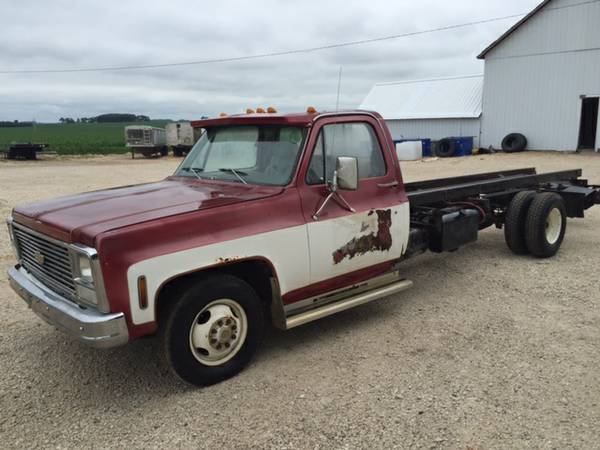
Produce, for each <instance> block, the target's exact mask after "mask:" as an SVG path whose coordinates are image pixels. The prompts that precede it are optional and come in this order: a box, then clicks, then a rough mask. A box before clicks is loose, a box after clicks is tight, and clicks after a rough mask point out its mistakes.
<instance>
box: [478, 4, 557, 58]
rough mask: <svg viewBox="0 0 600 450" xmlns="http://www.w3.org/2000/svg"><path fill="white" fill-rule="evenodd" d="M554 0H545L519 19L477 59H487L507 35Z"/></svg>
mask: <svg viewBox="0 0 600 450" xmlns="http://www.w3.org/2000/svg"><path fill="white" fill-rule="evenodd" d="M551 1H552V0H544V1H543V2H542V3H540V4H539V5H537V6H536V7H535V8H534V9H533V11H531V12H530V13H529V14H527V15H526V16H525V17H523V18H522V19H521V20H519V21H518V22H517V23H515V24H514V25H513V26H512V27H510V28H509V29H508V30H507V31H506V32H505V33H504V34H503V35H502V36H500V37H499V38H498V39H496V40H495V41H494V42H492V43H491V44H490V45H488V46H487V47H486V48H485V49H484V50H483V51H482V52H481V53H480V54H479V55H478V56H477V59H485V55H487V54H488V53H489V52H491V51H492V50H493V49H494V48H496V46H498V45H499V44H500V43H502V41H504V39H506V38H507V37H509V36H510V35H511V34H512V33H513V32H514V31H516V30H517V29H518V28H519V27H520V26H521V25H523V24H524V23H526V22H527V21H529V19H531V18H532V17H533V16H535V15H536V14H537V13H538V12H540V11H541V10H542V9H543V8H544V7H545V6H546V5H547V4H548V3H550V2H551Z"/></svg>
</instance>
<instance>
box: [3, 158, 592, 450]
mask: <svg viewBox="0 0 600 450" xmlns="http://www.w3.org/2000/svg"><path fill="white" fill-rule="evenodd" d="M176 164H177V160H174V159H172V158H169V159H163V160H136V161H131V160H128V159H127V158H126V157H125V156H122V157H102V158H90V159H60V160H52V161H41V162H22V163H21V162H19V163H15V162H6V161H5V162H0V216H8V214H9V212H10V210H11V208H12V207H13V206H14V205H16V204H20V203H23V202H28V201H33V200H38V199H42V198H49V197H54V196H57V195H62V194H69V193H73V192H81V191H86V190H91V189H98V188H103V187H109V186H116V185H122V184H131V183H137V182H142V181H150V180H157V179H160V178H162V177H164V176H165V175H167V174H169V173H170V172H172V171H173V169H174V168H175V167H176ZM529 166H536V167H538V168H539V169H542V170H556V169H563V168H575V167H583V168H584V175H585V176H587V177H588V178H590V179H591V180H593V181H595V182H596V183H600V155H593V154H587V155H556V154H517V155H489V156H477V157H471V158H457V159H451V160H439V161H430V162H414V163H406V164H404V166H403V167H404V173H405V177H406V178H407V180H416V179H424V178H432V177H442V176H452V175H459V174H467V173H472V172H483V171H490V170H499V169H503V168H517V167H529ZM599 230H600V208H596V210H593V211H591V212H590V213H589V216H588V218H587V219H586V220H584V221H575V220H574V221H570V222H569V227H568V231H567V236H566V240H565V243H564V245H563V248H562V250H561V251H560V253H559V254H558V256H557V257H555V258H553V259H551V260H543V261H541V260H535V259H532V258H529V257H516V256H514V255H512V254H511V253H510V252H509V251H508V249H507V247H506V246H505V244H504V239H503V235H502V233H501V232H497V231H495V230H486V231H485V232H483V233H482V234H481V235H480V240H479V243H477V244H474V245H472V246H469V247H466V248H464V249H462V250H461V251H459V252H457V253H453V254H447V255H442V256H434V255H424V256H421V257H419V258H416V259H414V260H412V261H408V262H407V263H405V265H404V270H405V274H406V277H407V278H409V279H412V280H413V281H414V282H415V287H414V288H413V289H411V290H409V291H406V292H404V293H402V294H399V295H395V296H392V297H389V298H386V299H382V300H380V301H377V302H374V303H371V304H369V305H365V306H363V307H360V308H358V309H354V310H351V311H347V312H344V313H342V314H339V315H337V316H332V317H329V318H326V319H324V320H321V321H319V322H315V323H312V324H309V325H306V326H303V327H300V328H299V329H294V330H292V331H288V332H280V331H276V330H270V331H268V333H267V336H266V338H265V342H264V345H263V347H262V349H261V350H260V351H259V353H258V354H257V357H256V358H255V360H254V362H253V364H251V366H250V367H248V368H247V369H246V370H245V371H244V372H243V373H242V374H240V375H239V376H237V377H235V378H233V379H231V380H229V381H227V382H224V383H221V384H219V385H216V386H213V387H209V388H204V389H197V388H192V387H190V386H187V385H185V384H183V383H181V382H179V381H178V380H176V379H175V378H174V377H172V376H171V375H170V374H169V373H168V372H165V371H164V370H163V369H162V368H161V367H160V366H159V365H158V363H157V358H156V355H155V353H156V350H157V348H156V342H155V340H154V339H143V340H140V341H137V342H134V343H132V344H130V345H128V346H125V347H122V348H118V349H113V350H104V351H102V350H93V349H89V348H86V347H84V346H82V345H80V344H78V343H76V342H73V341H70V340H69V339H68V338H66V337H65V336H64V335H63V334H61V333H59V332H57V331H55V330H54V329H52V328H51V327H49V326H48V325H46V324H45V323H44V322H42V321H41V320H40V319H38V318H37V317H35V316H34V315H33V313H31V311H29V310H28V309H27V307H26V305H25V304H24V303H23V302H22V301H21V300H20V299H18V298H17V296H16V295H15V294H14V293H13V292H12V291H11V290H10V288H9V286H8V283H7V279H6V274H5V273H4V271H2V273H1V274H0V368H1V370H0V442H1V444H0V446H2V447H6V448H27V449H32V448H38V447H70V448H73V447H97V448H126V447H127V448H165V447H185V448H188V447H202V448H204V447H211V448H219V447H228V448H364V447H373V448H383V447H386V448H388V447H398V448H459V449H467V448H469V449H493V448H511V449H514V448H556V449H565V448H600V441H599V440H598V437H599V436H600V390H599V386H600V298H599V297H600V295H599V293H598V265H599V263H600V256H599V254H598V249H599V248H600V233H599ZM12 261H13V257H12V254H11V251H10V248H9V244H8V236H7V233H6V230H5V228H4V227H0V265H1V266H3V267H8V266H9V265H10V264H11V263H12Z"/></svg>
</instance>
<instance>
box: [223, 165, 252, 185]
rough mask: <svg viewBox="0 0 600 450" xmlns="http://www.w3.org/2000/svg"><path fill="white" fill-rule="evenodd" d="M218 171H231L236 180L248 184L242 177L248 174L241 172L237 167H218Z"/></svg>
mask: <svg viewBox="0 0 600 450" xmlns="http://www.w3.org/2000/svg"><path fill="white" fill-rule="evenodd" d="M219 171H220V172H227V173H232V174H234V175H235V176H236V177H237V179H238V180H240V181H241V182H242V183H244V184H248V183H247V182H246V180H244V179H243V178H242V175H248V174H247V173H246V172H242V171H241V170H237V169H225V168H221V169H219Z"/></svg>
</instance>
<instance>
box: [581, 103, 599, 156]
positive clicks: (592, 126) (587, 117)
mask: <svg viewBox="0 0 600 450" xmlns="http://www.w3.org/2000/svg"><path fill="white" fill-rule="evenodd" d="M597 127H598V97H589V98H583V99H582V101H581V124H580V125H579V145H578V146H577V148H578V150H589V149H594V147H595V145H596V132H597Z"/></svg>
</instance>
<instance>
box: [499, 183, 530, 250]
mask: <svg viewBox="0 0 600 450" xmlns="http://www.w3.org/2000/svg"><path fill="white" fill-rule="evenodd" d="M536 195H537V194H536V192H535V191H523V192H519V193H517V195H515V196H514V197H513V199H512V201H511V202H510V204H509V205H508V210H507V211H506V218H505V220H504V240H505V241H506V245H508V248H510V250H511V251H512V252H513V253H514V254H516V255H527V254H528V253H529V249H528V248H527V242H526V239H525V222H526V220H527V213H528V211H529V207H530V206H531V202H533V199H534V198H535V196H536Z"/></svg>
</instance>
